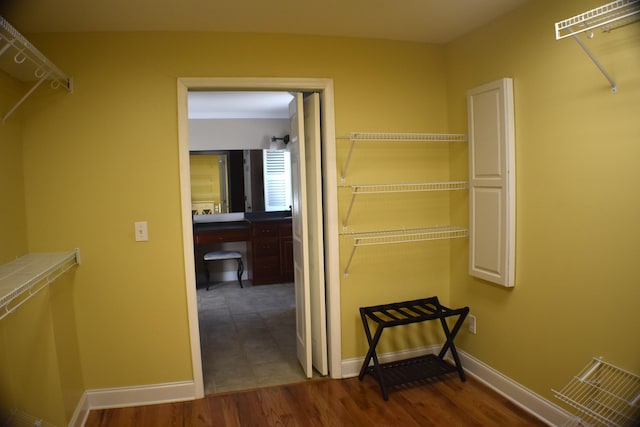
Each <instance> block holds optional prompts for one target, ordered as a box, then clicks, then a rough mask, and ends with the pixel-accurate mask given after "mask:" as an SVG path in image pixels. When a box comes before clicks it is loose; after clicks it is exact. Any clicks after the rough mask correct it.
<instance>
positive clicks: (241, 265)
mask: <svg viewBox="0 0 640 427" xmlns="http://www.w3.org/2000/svg"><path fill="white" fill-rule="evenodd" d="M243 271H244V264H243V263H242V258H238V283H240V287H241V288H244V286H242V272H243Z"/></svg>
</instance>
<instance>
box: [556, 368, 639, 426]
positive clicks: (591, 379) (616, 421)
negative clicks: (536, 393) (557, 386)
mask: <svg viewBox="0 0 640 427" xmlns="http://www.w3.org/2000/svg"><path fill="white" fill-rule="evenodd" d="M552 391H553V393H554V395H555V397H556V398H558V399H560V400H561V401H563V402H564V403H566V404H568V405H570V406H572V407H573V408H575V409H577V410H578V413H577V414H576V416H575V417H573V418H572V419H571V420H570V421H569V422H568V423H567V425H571V426H620V427H626V426H637V425H638V422H640V376H638V375H636V374H634V373H631V372H628V371H625V370H624V369H621V368H618V367H616V366H614V365H612V364H610V363H607V362H605V361H603V360H602V358H593V360H592V361H591V362H590V363H589V364H587V365H586V366H585V367H584V368H583V369H582V371H581V372H580V373H579V374H578V375H577V376H575V377H574V378H573V379H572V380H571V381H570V382H569V383H568V384H567V385H565V386H564V387H563V388H562V389H561V390H560V391H556V390H552Z"/></svg>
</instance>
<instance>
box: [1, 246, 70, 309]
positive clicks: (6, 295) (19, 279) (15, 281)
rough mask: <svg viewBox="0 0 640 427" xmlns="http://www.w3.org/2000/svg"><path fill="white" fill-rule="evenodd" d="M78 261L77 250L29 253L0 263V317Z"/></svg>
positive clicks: (18, 305)
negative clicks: (5, 262)
mask: <svg viewBox="0 0 640 427" xmlns="http://www.w3.org/2000/svg"><path fill="white" fill-rule="evenodd" d="M78 264H80V250H79V249H76V250H75V251H73V252H45V253H33V254H28V255H25V256H22V257H19V258H17V259H15V260H14V261H11V262H9V263H7V264H3V265H0V320H2V319H4V318H5V317H6V316H8V315H9V314H11V313H13V312H14V311H15V310H16V309H17V308H18V307H20V306H21V305H22V304H24V303H25V302H26V301H27V300H28V299H29V298H30V297H32V296H33V295H35V294H37V293H38V292H39V291H41V290H42V289H44V288H45V287H46V286H47V285H49V284H50V283H52V282H54V281H55V280H56V279H57V278H58V277H60V276H61V275H62V274H64V273H65V272H67V271H68V270H70V269H71V268H72V267H73V266H75V265H78Z"/></svg>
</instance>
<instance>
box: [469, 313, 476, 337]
mask: <svg viewBox="0 0 640 427" xmlns="http://www.w3.org/2000/svg"><path fill="white" fill-rule="evenodd" d="M467 319H468V320H467V326H468V327H469V332H470V333H472V334H474V335H475V334H476V316H474V315H473V314H470V315H468V316H467Z"/></svg>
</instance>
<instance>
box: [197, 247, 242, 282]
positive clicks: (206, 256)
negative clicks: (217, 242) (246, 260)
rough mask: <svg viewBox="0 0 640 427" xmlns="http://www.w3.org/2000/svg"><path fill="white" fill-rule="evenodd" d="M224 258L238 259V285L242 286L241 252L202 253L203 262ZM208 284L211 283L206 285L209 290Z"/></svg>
mask: <svg viewBox="0 0 640 427" xmlns="http://www.w3.org/2000/svg"><path fill="white" fill-rule="evenodd" d="M225 259H235V260H237V261H238V283H240V287H241V288H243V287H244V286H242V272H243V271H244V264H243V263H242V254H241V253H240V252H236V251H214V252H207V253H206V254H204V262H205V264H206V263H207V261H221V260H225ZM209 282H211V280H209ZM209 286H211V285H207V290H209Z"/></svg>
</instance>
